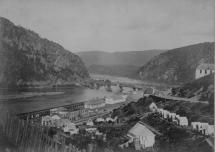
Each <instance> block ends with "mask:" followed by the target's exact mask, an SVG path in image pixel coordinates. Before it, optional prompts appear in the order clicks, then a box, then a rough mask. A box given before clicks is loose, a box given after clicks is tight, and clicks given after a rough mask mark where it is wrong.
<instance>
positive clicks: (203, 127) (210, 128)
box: [191, 122, 214, 135]
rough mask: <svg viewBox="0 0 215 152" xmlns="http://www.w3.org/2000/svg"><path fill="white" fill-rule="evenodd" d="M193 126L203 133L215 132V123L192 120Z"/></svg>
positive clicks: (210, 133) (195, 129)
mask: <svg viewBox="0 0 215 152" xmlns="http://www.w3.org/2000/svg"><path fill="white" fill-rule="evenodd" d="M191 127H192V129H193V130H194V131H197V132H199V133H201V134H203V135H212V134H214V125H209V124H208V123H202V122H191Z"/></svg>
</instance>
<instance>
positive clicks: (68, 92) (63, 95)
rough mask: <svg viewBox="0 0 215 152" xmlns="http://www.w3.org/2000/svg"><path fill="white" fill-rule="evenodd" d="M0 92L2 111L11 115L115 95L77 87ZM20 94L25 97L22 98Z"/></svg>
mask: <svg viewBox="0 0 215 152" xmlns="http://www.w3.org/2000/svg"><path fill="white" fill-rule="evenodd" d="M0 92H1V94H0V98H1V99H0V103H1V104H0V110H1V108H2V109H3V108H4V109H7V110H8V111H10V112H11V113H21V112H28V111H34V110H40V109H45V108H50V107H55V106H62V105H67V104H70V103H71V104H72V103H77V102H82V101H87V100H90V99H93V98H96V97H99V98H101V97H104V96H107V97H108V96H111V95H112V94H113V93H111V92H107V91H102V90H93V89H88V88H85V87H77V86H74V87H60V88H31V89H20V90H15V91H14V90H13V91H8V90H1V91H0ZM20 94H21V95H23V96H20ZM26 95H27V96H26Z"/></svg>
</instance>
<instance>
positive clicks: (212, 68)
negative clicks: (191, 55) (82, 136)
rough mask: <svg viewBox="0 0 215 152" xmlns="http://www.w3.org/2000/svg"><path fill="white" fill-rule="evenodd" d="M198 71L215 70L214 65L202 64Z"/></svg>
mask: <svg viewBox="0 0 215 152" xmlns="http://www.w3.org/2000/svg"><path fill="white" fill-rule="evenodd" d="M197 69H202V70H214V64H207V63H202V64H200V65H199V66H198V67H197Z"/></svg>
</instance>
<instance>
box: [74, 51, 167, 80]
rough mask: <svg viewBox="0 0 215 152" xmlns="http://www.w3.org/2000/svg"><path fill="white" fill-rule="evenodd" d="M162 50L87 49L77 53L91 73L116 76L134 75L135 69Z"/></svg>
mask: <svg viewBox="0 0 215 152" xmlns="http://www.w3.org/2000/svg"><path fill="white" fill-rule="evenodd" d="M162 52H164V50H146V51H130V52H112V53H109V52H101V51H89V52H79V53H77V54H78V55H79V56H80V57H81V58H82V60H83V62H84V63H85V65H86V66H87V67H88V69H89V71H90V72H91V73H96V74H109V75H116V76H127V77H131V76H132V77H133V76H135V74H136V72H137V70H138V69H139V68H140V67H141V66H142V65H144V64H145V63H147V62H148V61H149V60H150V59H151V58H153V57H154V56H156V55H158V54H160V53H162Z"/></svg>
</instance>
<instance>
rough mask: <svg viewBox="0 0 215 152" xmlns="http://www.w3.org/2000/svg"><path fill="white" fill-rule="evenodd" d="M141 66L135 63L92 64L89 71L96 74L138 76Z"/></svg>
mask: <svg viewBox="0 0 215 152" xmlns="http://www.w3.org/2000/svg"><path fill="white" fill-rule="evenodd" d="M139 68H140V67H139V66H133V65H91V66H89V67H88V71H89V72H90V73H94V74H105V75H113V76H123V77H129V78H136V75H135V74H136V72H137V70H138V69H139Z"/></svg>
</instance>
